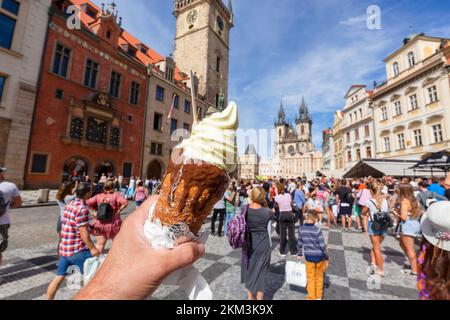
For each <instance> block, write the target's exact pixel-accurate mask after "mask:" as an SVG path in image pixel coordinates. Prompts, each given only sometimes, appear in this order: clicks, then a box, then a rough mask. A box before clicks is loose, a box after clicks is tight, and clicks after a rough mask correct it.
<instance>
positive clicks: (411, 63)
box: [408, 52, 416, 67]
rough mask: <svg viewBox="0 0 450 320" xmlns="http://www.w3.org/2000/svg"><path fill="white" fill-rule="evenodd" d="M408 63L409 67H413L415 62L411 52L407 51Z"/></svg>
mask: <svg viewBox="0 0 450 320" xmlns="http://www.w3.org/2000/svg"><path fill="white" fill-rule="evenodd" d="M408 63H409V66H410V67H414V66H415V64H416V58H415V57H414V53H413V52H410V53H408Z"/></svg>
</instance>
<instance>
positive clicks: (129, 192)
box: [126, 177, 136, 200]
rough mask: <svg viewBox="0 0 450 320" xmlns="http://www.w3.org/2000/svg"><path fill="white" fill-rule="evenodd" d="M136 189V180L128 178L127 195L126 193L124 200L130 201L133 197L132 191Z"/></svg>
mask: <svg viewBox="0 0 450 320" xmlns="http://www.w3.org/2000/svg"><path fill="white" fill-rule="evenodd" d="M135 188H136V180H135V179H134V177H131V178H130V183H129V185H128V190H127V193H126V198H127V199H128V200H131V199H133V196H134V189H135Z"/></svg>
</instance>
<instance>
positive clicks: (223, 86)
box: [174, 0, 234, 110]
mask: <svg viewBox="0 0 450 320" xmlns="http://www.w3.org/2000/svg"><path fill="white" fill-rule="evenodd" d="M174 16H175V17H176V20H177V22H176V23H177V25H176V36H175V50H174V60H175V63H176V65H177V66H178V68H180V70H181V71H182V72H184V73H186V74H189V72H190V70H192V71H193V72H194V73H196V74H197V77H198V80H199V86H198V94H199V95H201V96H203V97H205V99H206V101H207V102H208V103H209V104H211V105H213V106H215V107H216V108H217V109H218V110H220V109H223V107H224V106H226V105H227V104H228V75H229V73H228V70H229V50H230V47H229V45H230V31H231V29H232V28H233V26H234V24H233V20H234V19H233V12H232V11H231V10H230V8H229V7H228V6H226V5H225V4H224V3H223V1H222V0H175V2H174Z"/></svg>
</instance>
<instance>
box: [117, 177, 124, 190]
mask: <svg viewBox="0 0 450 320" xmlns="http://www.w3.org/2000/svg"><path fill="white" fill-rule="evenodd" d="M117 182H118V183H119V190H118V191H122V188H123V175H122V174H119V176H118V177H117Z"/></svg>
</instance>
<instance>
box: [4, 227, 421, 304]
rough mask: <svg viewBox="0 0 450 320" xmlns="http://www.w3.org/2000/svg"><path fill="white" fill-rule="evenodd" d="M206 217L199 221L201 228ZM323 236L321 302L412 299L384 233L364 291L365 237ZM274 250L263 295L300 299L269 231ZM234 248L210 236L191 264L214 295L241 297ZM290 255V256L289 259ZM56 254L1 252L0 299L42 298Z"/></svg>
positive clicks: (47, 249)
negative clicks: (380, 274)
mask: <svg viewBox="0 0 450 320" xmlns="http://www.w3.org/2000/svg"><path fill="white" fill-rule="evenodd" d="M208 227H209V221H207V222H206V223H205V225H204V227H203V228H204V229H205V230H206V229H207V228H208ZM324 236H325V239H327V240H328V246H329V254H330V259H331V260H330V268H329V270H328V272H327V274H326V279H325V282H326V283H325V299H326V300H350V299H351V300H385V299H389V300H413V299H417V290H416V288H415V286H416V283H415V279H413V278H410V277H405V276H403V275H401V273H400V267H401V266H402V265H403V263H404V261H405V258H404V256H403V253H402V252H401V249H400V247H399V245H398V241H397V240H396V238H395V237H388V238H387V239H386V240H385V243H384V245H383V255H384V259H385V263H386V267H385V269H386V277H385V278H384V279H382V280H381V283H380V285H379V287H378V288H375V289H373V290H371V289H369V287H368V284H367V281H368V276H367V273H366V270H367V266H368V264H369V261H370V249H369V248H370V240H369V238H368V236H366V235H363V234H358V233H343V232H341V231H340V230H339V229H331V230H324ZM272 238H273V248H274V251H273V254H272V261H271V268H270V272H269V273H268V276H267V285H266V287H267V289H266V299H268V300H272V299H273V300H303V299H305V297H306V292H305V290H304V289H303V288H296V287H290V286H289V285H287V284H286V282H285V274H284V273H285V271H284V269H285V261H286V258H281V257H280V256H279V254H278V250H277V246H278V239H277V236H276V235H275V234H274V235H273V237H272ZM240 257H241V253H240V251H239V250H232V249H231V248H230V247H229V246H228V244H227V243H226V239H225V238H218V237H210V238H209V240H208V242H207V247H206V255H205V257H204V258H202V259H201V260H200V261H198V262H197V263H196V266H197V268H198V269H199V270H200V271H201V272H202V274H203V275H204V277H205V278H206V279H207V281H208V282H209V283H210V285H211V289H212V291H213V294H214V299H217V300H243V299H246V294H245V291H244V286H243V285H242V284H241V283H240V263H241V260H240ZM291 259H292V257H291ZM56 261H57V257H56V255H55V244H48V245H41V246H37V247H32V248H27V249H13V250H11V251H8V252H7V253H6V255H5V261H4V263H3V265H2V266H1V267H0V299H8V300H29V299H36V300H40V299H44V294H45V291H46V288H47V285H48V283H49V282H50V281H51V280H52V279H53V276H54V272H55V270H56ZM75 293H76V291H73V290H69V289H68V288H67V287H66V286H64V287H63V288H62V289H61V290H60V291H59V293H58V295H57V299H58V300H65V299H70V298H71V297H73V295H74V294H75ZM151 299H155V300H160V299H173V300H185V299H187V297H186V295H185V293H184V291H182V290H180V289H179V288H177V287H172V286H162V287H161V288H159V289H158V290H157V292H156V293H155V294H154V295H153V297H152V298H151Z"/></svg>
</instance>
